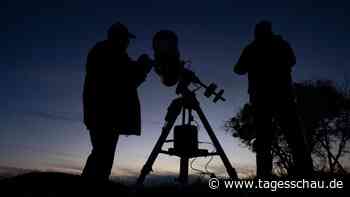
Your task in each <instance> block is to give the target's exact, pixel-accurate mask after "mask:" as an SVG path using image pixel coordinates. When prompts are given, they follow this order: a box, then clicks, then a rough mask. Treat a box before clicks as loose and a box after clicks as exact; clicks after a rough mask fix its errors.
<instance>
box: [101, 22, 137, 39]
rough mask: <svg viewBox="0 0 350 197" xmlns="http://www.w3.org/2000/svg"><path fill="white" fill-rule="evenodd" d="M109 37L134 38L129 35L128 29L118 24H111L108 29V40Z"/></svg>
mask: <svg viewBox="0 0 350 197" xmlns="http://www.w3.org/2000/svg"><path fill="white" fill-rule="evenodd" d="M111 37H124V38H126V37H128V38H136V36H135V35H134V34H132V33H130V32H129V30H128V28H127V27H126V26H125V25H123V24H122V23H120V22H116V23H114V24H112V25H111V26H110V28H109V29H108V38H111Z"/></svg>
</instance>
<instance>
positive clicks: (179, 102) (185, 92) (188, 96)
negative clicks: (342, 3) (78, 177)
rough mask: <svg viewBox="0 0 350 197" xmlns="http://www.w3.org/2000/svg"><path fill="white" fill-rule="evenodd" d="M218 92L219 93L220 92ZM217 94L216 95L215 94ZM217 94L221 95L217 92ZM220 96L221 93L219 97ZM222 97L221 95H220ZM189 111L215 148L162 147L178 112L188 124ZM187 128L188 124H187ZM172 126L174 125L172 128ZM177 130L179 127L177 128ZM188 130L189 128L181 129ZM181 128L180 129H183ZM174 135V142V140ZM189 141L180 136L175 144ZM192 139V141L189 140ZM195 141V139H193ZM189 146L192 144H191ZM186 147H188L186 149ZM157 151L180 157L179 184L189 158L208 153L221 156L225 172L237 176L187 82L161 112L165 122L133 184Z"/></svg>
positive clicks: (184, 177)
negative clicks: (194, 115) (196, 117)
mask: <svg viewBox="0 0 350 197" xmlns="http://www.w3.org/2000/svg"><path fill="white" fill-rule="evenodd" d="M221 94H222V93H221ZM217 96H218V95H217ZM219 96H220V97H221V95H219ZM221 98H222V97H221ZM222 99H223V98H222ZM192 111H195V112H196V113H197V115H198V117H199V118H200V120H201V122H202V124H203V126H204V128H205V130H206V131H207V133H208V135H209V137H210V139H211V141H212V143H213V145H214V147H215V149H216V152H214V153H209V152H208V151H207V150H203V149H198V148H190V146H187V145H188V144H191V142H190V143H186V144H187V145H184V146H182V148H176V147H175V148H173V149H169V150H168V151H166V150H162V147H163V144H164V143H166V142H167V137H168V135H169V133H170V131H171V129H172V128H173V126H174V123H175V121H176V119H177V117H178V116H179V115H180V113H181V112H182V126H185V125H187V126H189V125H190V124H191V122H192V121H193V116H192ZM186 112H188V122H187V123H186ZM187 128H188V127H187ZM175 129H176V128H175ZM180 132H181V131H180ZM184 132H189V130H187V131H184ZM184 132H183V133H184ZM175 140H176V139H174V144H175ZM188 140H189V141H191V139H187V140H186V138H185V139H184V140H181V141H180V142H179V143H180V144H178V145H181V143H183V142H185V141H188ZM193 143H196V142H192V144H193ZM197 144H198V142H197ZM192 147H193V146H192ZM186 149H190V150H189V151H186ZM159 153H163V154H167V155H175V156H178V157H180V173H179V179H178V180H179V182H180V183H181V184H187V183H188V167H189V165H188V163H189V159H190V158H194V157H206V156H211V155H219V156H220V157H221V160H222V162H223V164H224V166H225V168H226V171H227V173H228V175H229V176H230V177H231V178H232V179H237V178H238V177H237V173H236V171H235V169H234V168H233V167H232V165H231V163H230V161H229V160H228V158H227V156H226V154H225V152H224V150H223V148H222V147H221V145H220V143H219V141H218V139H217V138H216V136H215V133H214V131H213V129H212V127H211V126H210V124H209V122H208V120H207V118H206V116H205V114H204V113H203V111H202V109H201V107H200V104H199V101H198V100H197V98H196V95H195V93H194V91H190V90H189V89H188V87H187V85H185V86H183V87H182V88H181V96H180V97H178V98H176V99H174V100H173V101H172V102H171V104H170V105H169V107H168V111H167V114H166V116H165V123H164V125H163V127H162V132H161V135H160V137H159V138H158V141H157V143H156V144H155V146H154V148H153V150H152V152H151V154H150V156H149V158H148V159H147V161H146V163H145V165H144V166H143V168H142V170H141V174H140V176H139V177H138V179H137V185H143V182H144V180H145V178H146V176H147V175H148V174H149V173H150V172H151V171H152V166H153V164H154V162H155V160H156V159H157V156H158V155H159Z"/></svg>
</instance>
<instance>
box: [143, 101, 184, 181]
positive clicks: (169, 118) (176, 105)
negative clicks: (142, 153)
mask: <svg viewBox="0 0 350 197" xmlns="http://www.w3.org/2000/svg"><path fill="white" fill-rule="evenodd" d="M181 109H182V100H181V99H175V100H174V101H173V102H172V103H171V104H170V106H169V108H168V112H167V115H166V117H165V121H166V122H165V124H164V126H163V128H162V133H161V135H160V136H159V138H158V141H157V143H156V145H155V146H154V148H153V150H152V152H151V155H150V156H149V157H148V159H147V161H146V163H145V165H144V166H143V168H142V170H141V174H140V176H139V177H138V179H137V182H136V184H137V185H142V184H143V182H144V181H145V178H146V176H147V175H148V174H149V173H150V172H151V171H152V166H153V163H154V161H155V160H156V159H157V157H158V154H159V153H160V151H161V150H162V147H163V144H164V142H165V141H166V139H167V137H168V135H169V133H170V131H171V129H172V127H173V125H174V124H175V121H176V119H177V117H178V115H179V114H180V112H181Z"/></svg>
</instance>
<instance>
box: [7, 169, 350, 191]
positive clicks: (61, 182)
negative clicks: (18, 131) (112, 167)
mask: <svg viewBox="0 0 350 197" xmlns="http://www.w3.org/2000/svg"><path fill="white" fill-rule="evenodd" d="M323 177H325V176H323ZM331 178H333V177H328V179H331ZM324 179H327V178H324ZM338 179H339V177H338ZM341 179H343V180H344V189H342V190H339V189H338V190H322V191H320V190H311V191H308V192H305V191H300V190H299V191H298V190H289V191H288V190H283V191H282V192H271V191H262V190H259V192H257V191H248V190H240V191H237V190H233V189H232V190H229V191H217V190H210V189H209V188H208V185H207V183H206V182H203V183H195V184H192V185H189V186H187V187H184V188H180V187H179V186H171V185H164V186H155V187H145V188H141V189H138V190H137V189H135V188H134V187H132V186H125V185H122V184H120V183H116V182H112V181H108V182H104V183H96V182H92V181H88V180H85V179H83V178H82V177H80V176H77V175H71V174H65V173H57V172H31V173H27V174H23V175H19V176H15V177H12V178H6V179H3V180H1V181H0V196H4V197H5V196H11V197H12V196H14V197H16V196H21V197H31V196H36V197H44V196H45V197H51V196H55V197H56V196H74V197H80V196H99V197H102V196H150V195H152V196H159V195H161V196H165V195H171V196H172V195H176V196H179V195H191V196H195V197H199V196H198V195H203V196H204V194H209V195H215V196H216V195H220V196H221V195H224V196H226V195H230V196H261V195H262V193H264V194H263V195H264V196H265V195H268V196H280V197H285V196H296V195H302V194H307V195H313V196H314V195H315V194H317V196H318V195H319V194H320V193H329V194H332V195H334V197H335V196H345V194H346V193H349V190H348V187H347V186H348V185H349V175H347V176H345V177H342V178H341ZM332 197H333V196H332Z"/></svg>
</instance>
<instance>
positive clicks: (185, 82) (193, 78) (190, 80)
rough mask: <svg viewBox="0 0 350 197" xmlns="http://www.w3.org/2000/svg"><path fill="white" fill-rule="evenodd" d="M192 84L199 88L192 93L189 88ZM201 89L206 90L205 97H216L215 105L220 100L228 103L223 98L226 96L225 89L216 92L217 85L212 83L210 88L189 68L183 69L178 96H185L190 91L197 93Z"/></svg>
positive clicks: (177, 89) (178, 85)
mask: <svg viewBox="0 0 350 197" xmlns="http://www.w3.org/2000/svg"><path fill="white" fill-rule="evenodd" d="M191 84H193V85H197V86H199V87H198V88H196V89H195V90H193V91H190V90H189V88H188V87H189V85H191ZM200 88H204V89H205V92H204V95H205V96H206V97H207V98H209V97H211V96H213V95H214V99H213V102H214V103H216V102H217V101H219V100H221V101H226V99H225V98H224V97H223V96H222V95H223V94H224V90H223V89H221V90H220V91H219V92H216V89H217V85H216V84H215V83H211V84H210V85H209V86H208V85H206V84H204V83H203V82H202V81H201V80H200V79H199V78H198V77H197V75H196V74H195V73H194V72H193V71H191V70H189V69H187V68H183V69H182V72H181V74H180V77H179V82H178V84H177V87H176V94H182V95H184V94H185V93H186V92H188V91H190V92H195V91H197V90H198V89H200Z"/></svg>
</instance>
